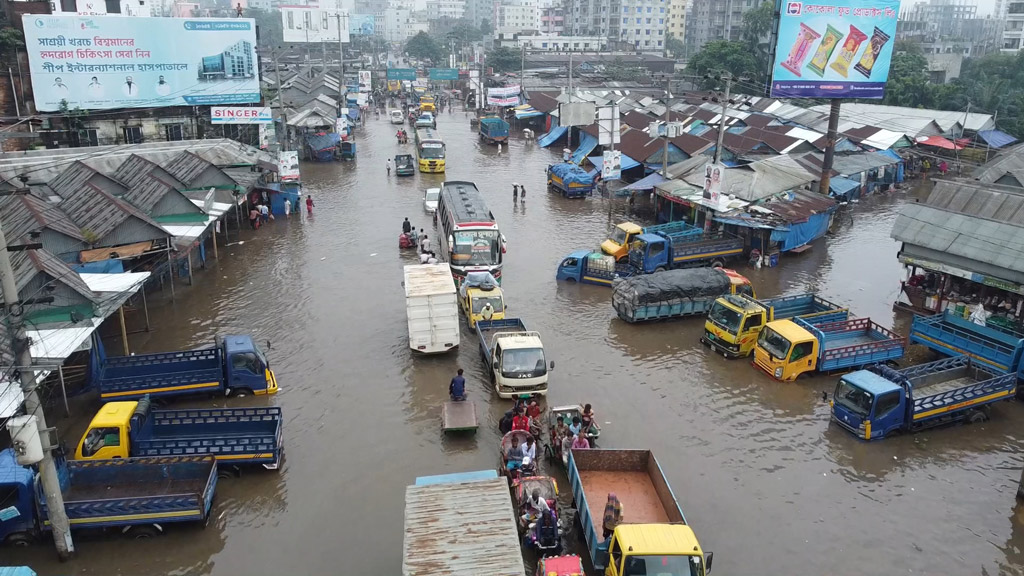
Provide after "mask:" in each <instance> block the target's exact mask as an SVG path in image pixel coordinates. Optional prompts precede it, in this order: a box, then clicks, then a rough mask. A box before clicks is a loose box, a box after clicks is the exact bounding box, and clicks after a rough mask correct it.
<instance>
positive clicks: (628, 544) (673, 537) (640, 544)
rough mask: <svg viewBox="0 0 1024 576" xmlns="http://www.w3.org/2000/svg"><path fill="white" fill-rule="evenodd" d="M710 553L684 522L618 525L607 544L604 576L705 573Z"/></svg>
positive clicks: (709, 564) (695, 575)
mask: <svg viewBox="0 0 1024 576" xmlns="http://www.w3.org/2000/svg"><path fill="white" fill-rule="evenodd" d="M712 557H713V555H712V553H711V552H708V554H707V560H706V564H705V559H704V552H703V551H702V550H701V547H700V542H698V541H697V537H696V535H694V533H693V529H691V528H690V527H689V526H687V525H685V524H621V525H619V526H617V527H616V528H615V532H614V534H612V538H611V541H610V542H609V544H608V560H607V562H606V564H605V570H604V575H605V576H630V575H633V574H670V575H672V576H705V575H706V574H708V573H710V572H711V559H712Z"/></svg>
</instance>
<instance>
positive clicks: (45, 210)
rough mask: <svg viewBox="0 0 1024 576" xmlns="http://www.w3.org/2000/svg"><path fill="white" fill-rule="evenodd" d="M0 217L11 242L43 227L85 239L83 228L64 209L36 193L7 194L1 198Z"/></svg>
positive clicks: (77, 238) (78, 238)
mask: <svg viewBox="0 0 1024 576" xmlns="http://www.w3.org/2000/svg"><path fill="white" fill-rule="evenodd" d="M0 217H2V219H3V227H4V233H5V234H6V236H7V240H8V241H9V242H15V241H20V240H21V239H23V238H24V237H25V236H26V235H27V234H28V233H29V232H34V231H36V230H40V229H42V228H49V229H51V230H55V231H57V232H60V233H61V234H64V235H66V236H70V237H71V238H74V239H76V240H81V241H83V242H84V241H85V238H83V237H82V231H81V229H80V228H79V227H78V226H77V225H76V224H75V223H74V222H72V221H71V219H70V218H68V215H67V214H65V213H64V211H63V210H61V209H60V208H58V207H57V206H55V205H53V204H49V203H48V202H46V200H44V199H42V198H39V197H38V196H36V195H34V194H26V195H15V196H7V197H5V198H3V199H2V200H0Z"/></svg>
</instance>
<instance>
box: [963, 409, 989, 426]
mask: <svg viewBox="0 0 1024 576" xmlns="http://www.w3.org/2000/svg"><path fill="white" fill-rule="evenodd" d="M986 420H988V416H986V415H985V413H984V412H982V411H980V410H974V411H972V412H971V414H970V415H969V416H968V417H967V422H968V423H970V424H981V423H982V422H984V421H986Z"/></svg>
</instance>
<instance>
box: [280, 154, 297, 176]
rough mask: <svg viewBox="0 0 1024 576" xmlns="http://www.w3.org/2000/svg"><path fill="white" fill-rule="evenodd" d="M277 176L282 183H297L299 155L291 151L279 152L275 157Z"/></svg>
mask: <svg viewBox="0 0 1024 576" xmlns="http://www.w3.org/2000/svg"><path fill="white" fill-rule="evenodd" d="M277 175H278V176H279V177H280V178H281V181H282V182H289V181H292V182H294V181H298V179H299V153H298V152H296V151H294V150H292V151H289V152H285V151H282V152H279V153H278V155H277Z"/></svg>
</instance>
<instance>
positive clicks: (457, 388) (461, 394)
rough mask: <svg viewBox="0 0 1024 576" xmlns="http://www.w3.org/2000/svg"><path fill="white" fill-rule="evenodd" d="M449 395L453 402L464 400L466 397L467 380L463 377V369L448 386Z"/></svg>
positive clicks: (460, 369)
mask: <svg viewBox="0 0 1024 576" xmlns="http://www.w3.org/2000/svg"><path fill="white" fill-rule="evenodd" d="M448 395H449V396H451V398H452V400H463V399H464V398H465V397H466V379H465V378H463V377H462V368H459V373H458V374H457V375H456V376H455V378H452V382H451V384H449V385H448Z"/></svg>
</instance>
